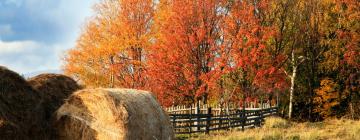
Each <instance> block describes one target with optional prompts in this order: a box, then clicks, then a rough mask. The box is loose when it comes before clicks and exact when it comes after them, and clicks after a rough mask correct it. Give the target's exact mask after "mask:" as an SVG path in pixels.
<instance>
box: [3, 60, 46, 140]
mask: <svg viewBox="0 0 360 140" xmlns="http://www.w3.org/2000/svg"><path fill="white" fill-rule="evenodd" d="M41 103H42V101H41V97H40V96H39V94H37V93H36V91H35V90H34V89H33V88H32V87H31V86H30V85H29V84H28V83H27V82H26V80H25V79H24V78H23V77H21V76H19V75H18V74H17V73H15V72H13V71H11V70H8V69H7V68H5V67H2V66H0V138H1V139H24V140H26V139H44V137H45V136H44V135H45V134H44V133H43V128H45V127H46V126H45V123H44V122H43V121H42V120H43V119H44V111H43V108H42V106H41Z"/></svg>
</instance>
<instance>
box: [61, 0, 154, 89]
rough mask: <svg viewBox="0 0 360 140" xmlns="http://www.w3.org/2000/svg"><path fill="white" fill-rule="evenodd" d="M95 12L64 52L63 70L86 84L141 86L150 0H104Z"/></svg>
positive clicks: (148, 38)
mask: <svg viewBox="0 0 360 140" xmlns="http://www.w3.org/2000/svg"><path fill="white" fill-rule="evenodd" d="M95 12H96V15H95V16H94V18H92V19H91V20H90V21H89V23H88V24H87V26H86V27H85V28H84V31H83V33H82V34H81V36H80V37H79V39H78V41H77V46H76V47H75V48H74V49H73V50H71V51H69V52H68V55H67V56H66V58H65V60H66V64H65V66H64V69H65V72H66V73H67V74H69V75H72V76H75V77H77V79H79V80H81V82H83V83H84V84H85V85H87V86H94V87H109V86H110V85H114V86H115V87H131V88H140V87H143V85H144V80H145V79H144V78H145V77H144V76H142V73H143V70H144V64H145V63H144V62H143V61H144V59H143V58H144V54H145V51H146V48H147V47H148V46H150V39H151V36H150V35H149V34H150V24H151V20H152V17H153V13H154V8H153V1H152V0H135V1H134V0H119V1H113V0H104V1H101V2H100V3H99V4H97V5H96V7H95Z"/></svg>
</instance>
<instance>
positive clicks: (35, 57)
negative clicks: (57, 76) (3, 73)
mask: <svg viewBox="0 0 360 140" xmlns="http://www.w3.org/2000/svg"><path fill="white" fill-rule="evenodd" d="M63 45H69V44H52V45H46V44H44V43H40V42H35V41H31V40H25V41H11V42H5V41H1V40H0V65H2V66H6V67H8V68H9V69H12V70H14V71H17V72H19V73H21V74H26V73H29V72H34V71H43V70H56V69H59V66H60V65H61V61H60V59H61V57H60V56H61V55H62V53H63V52H64V51H65V50H64V49H63V47H62V46H63Z"/></svg>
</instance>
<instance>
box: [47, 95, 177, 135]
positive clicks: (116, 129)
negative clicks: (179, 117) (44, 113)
mask: <svg viewBox="0 0 360 140" xmlns="http://www.w3.org/2000/svg"><path fill="white" fill-rule="evenodd" d="M54 127H55V129H56V132H57V135H58V137H59V139H64V140H75V139H76V140H88V139H106V140H122V139H144V140H145V139H158V140H169V139H173V138H174V133H173V129H172V127H171V124H170V120H169V118H168V116H167V114H166V113H165V112H164V111H163V109H162V108H161V107H160V105H159V104H158V102H157V101H156V100H155V98H154V97H153V96H152V95H151V93H149V92H146V91H140V90H132V89H86V90H81V91H78V92H76V93H75V94H73V95H71V96H70V97H69V99H68V100H67V101H66V103H65V104H64V105H63V106H61V107H60V108H59V110H58V111H57V112H56V118H55V121H54Z"/></svg>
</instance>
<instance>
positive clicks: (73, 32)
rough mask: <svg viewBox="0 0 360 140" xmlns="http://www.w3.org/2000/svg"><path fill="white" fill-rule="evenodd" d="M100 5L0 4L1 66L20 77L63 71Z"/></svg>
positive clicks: (86, 1)
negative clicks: (94, 8)
mask: <svg viewBox="0 0 360 140" xmlns="http://www.w3.org/2000/svg"><path fill="white" fill-rule="evenodd" d="M97 1H99V0H70V1H69V0H0V65H5V66H7V67H9V68H10V69H13V70H15V71H18V72H20V73H29V72H34V71H43V70H49V69H60V66H61V58H62V57H63V53H64V51H66V50H67V49H69V48H72V47H74V46H75V42H76V40H77V37H78V36H79V33H80V29H81V27H82V25H83V24H84V23H85V21H86V18H88V17H90V16H91V14H92V9H91V7H92V6H93V4H95V2H97Z"/></svg>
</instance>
